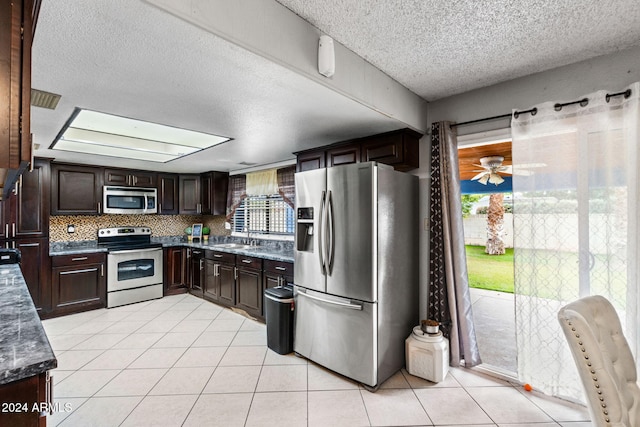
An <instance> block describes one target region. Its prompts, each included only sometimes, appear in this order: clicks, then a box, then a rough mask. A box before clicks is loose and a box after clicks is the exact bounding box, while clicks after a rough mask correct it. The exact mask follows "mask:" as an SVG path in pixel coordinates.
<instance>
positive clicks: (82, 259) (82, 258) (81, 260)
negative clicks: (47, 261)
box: [51, 252, 106, 267]
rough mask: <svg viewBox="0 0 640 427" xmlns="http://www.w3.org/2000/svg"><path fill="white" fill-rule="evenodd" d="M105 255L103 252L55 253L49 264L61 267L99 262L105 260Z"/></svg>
mask: <svg viewBox="0 0 640 427" xmlns="http://www.w3.org/2000/svg"><path fill="white" fill-rule="evenodd" d="M105 256H106V253H105V252H91V253H81V254H73V255H56V256H52V257H51V265H52V266H53V267H63V266H67V265H74V264H99V263H102V262H105Z"/></svg>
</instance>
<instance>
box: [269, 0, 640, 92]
mask: <svg viewBox="0 0 640 427" xmlns="http://www.w3.org/2000/svg"><path fill="white" fill-rule="evenodd" d="M277 1H278V2H279V3H281V4H283V5H284V6H286V7H288V8H289V9H290V10H292V11H293V12H295V13H297V14H298V15H299V16H300V17H302V18H303V19H305V20H307V21H309V22H310V23H311V24H313V25H315V26H316V27H317V28H318V29H319V30H321V31H322V32H324V33H326V34H328V35H330V36H332V37H333V38H335V39H336V40H337V41H339V42H340V43H342V44H344V45H345V46H346V47H348V48H349V49H351V50H353V51H354V52H356V53H357V54H358V55H360V56H362V57H363V58H365V59H366V60H368V61H369V62H370V63H372V64H373V65H374V66H376V67H377V68H379V69H380V70H382V71H384V72H385V73H387V74H388V75H389V76H391V77H393V78H394V79H396V80H397V81H398V82H400V83H401V84H402V85H404V86H406V87H407V88H409V89H411V90H412V91H413V92H415V93H416V94H418V95H420V96H421V97H423V98H425V99H426V100H427V101H433V100H436V99H439V98H443V97H446V96H450V95H453V94H458V93H462V92H466V91H469V90H472V89H477V88H480V87H484V86H489V85H492V84H495V83H499V82H503V81H506V80H511V79H514V78H517V77H522V76H525V75H529V74H533V73H536V72H540V71H544V70H548V69H552V68H556V67H560V66H562V65H566V64H571V63H574V62H578V61H582V60H585V59H589V58H592V57H596V56H600V55H604V54H608V53H612V52H615V51H618V50H622V49H626V48H629V47H632V46H636V45H638V44H640V6H639V4H638V0H616V1H603V0H581V1H575V0H526V1H523V0H516V1H514V0H491V1H482V2H479V1H477V0H463V1H442V0H385V1H379V0H323V1H317V0H277Z"/></svg>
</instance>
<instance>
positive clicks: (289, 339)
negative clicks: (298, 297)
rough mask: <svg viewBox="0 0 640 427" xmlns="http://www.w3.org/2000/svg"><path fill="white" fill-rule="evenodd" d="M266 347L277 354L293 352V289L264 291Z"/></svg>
mask: <svg viewBox="0 0 640 427" xmlns="http://www.w3.org/2000/svg"><path fill="white" fill-rule="evenodd" d="M264 319H265V322H266V324H267V347H269V348H270V349H271V350H273V351H275V352H276V353H278V354H288V353H291V352H292V351H293V289H291V288H289V287H286V286H279V287H277V288H269V289H266V290H265V291H264Z"/></svg>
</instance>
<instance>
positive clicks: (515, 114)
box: [513, 111, 520, 119]
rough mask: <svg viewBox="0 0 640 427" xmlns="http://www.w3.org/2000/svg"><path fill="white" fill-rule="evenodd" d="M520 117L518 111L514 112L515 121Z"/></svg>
mask: <svg viewBox="0 0 640 427" xmlns="http://www.w3.org/2000/svg"><path fill="white" fill-rule="evenodd" d="M518 116H520V112H518V111H514V113H513V118H514V119H517V118H518Z"/></svg>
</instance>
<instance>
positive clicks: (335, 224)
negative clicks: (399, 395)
mask: <svg viewBox="0 0 640 427" xmlns="http://www.w3.org/2000/svg"><path fill="white" fill-rule="evenodd" d="M417 211H418V209H417V178H416V177H415V176H412V175H408V174H404V173H401V172H396V171H394V170H393V168H391V167H388V166H384V165H378V164H376V163H373V162H370V163H360V164H354V165H345V166H337V167H333V168H327V169H319V170H313V171H308V172H301V173H298V174H296V212H297V224H296V243H295V251H294V257H295V263H296V270H295V273H294V274H295V277H294V283H295V285H296V286H295V288H294V298H295V303H296V323H295V337H294V350H295V351H296V352H297V353H299V354H301V355H303V356H305V357H307V358H309V359H311V360H313V361H315V362H316V363H319V364H321V365H323V366H325V367H327V368H329V369H332V370H334V371H336V372H338V373H340V374H343V375H345V376H347V377H350V378H353V379H355V380H357V381H359V382H362V383H363V384H365V385H368V386H370V387H376V386H377V385H379V384H380V383H381V382H382V381H384V379H386V378H388V376H390V375H392V374H393V373H395V372H396V371H397V370H398V369H400V368H401V367H402V366H403V365H404V339H405V338H406V336H408V335H409V334H410V333H411V330H412V327H413V326H414V325H415V324H417V323H418V321H419V319H418V303H417V300H418V291H417V289H418V279H417V275H418V272H417V264H418V263H417V251H418V243H417V235H418V232H417V231H418V230H417V227H418V224H419V221H418V219H417Z"/></svg>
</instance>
